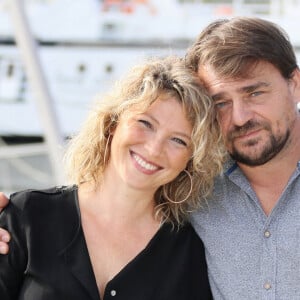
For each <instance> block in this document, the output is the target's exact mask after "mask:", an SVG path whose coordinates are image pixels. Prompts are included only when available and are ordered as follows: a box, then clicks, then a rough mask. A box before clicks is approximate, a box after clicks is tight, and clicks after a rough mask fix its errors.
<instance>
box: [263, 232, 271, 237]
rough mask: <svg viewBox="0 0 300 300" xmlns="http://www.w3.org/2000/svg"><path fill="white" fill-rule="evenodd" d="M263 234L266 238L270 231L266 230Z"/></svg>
mask: <svg viewBox="0 0 300 300" xmlns="http://www.w3.org/2000/svg"><path fill="white" fill-rule="evenodd" d="M264 235H265V237H266V238H268V237H270V236H271V233H270V231H268V230H266V231H265V234H264Z"/></svg>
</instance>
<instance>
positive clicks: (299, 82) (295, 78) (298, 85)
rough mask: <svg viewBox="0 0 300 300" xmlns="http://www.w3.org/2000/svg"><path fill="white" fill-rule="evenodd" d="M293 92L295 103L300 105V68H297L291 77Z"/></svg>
mask: <svg viewBox="0 0 300 300" xmlns="http://www.w3.org/2000/svg"><path fill="white" fill-rule="evenodd" d="M291 87H292V89H291V92H292V94H293V97H294V101H295V104H298V105H300V70H299V68H296V69H295V70H294V72H293V75H292V78H291Z"/></svg>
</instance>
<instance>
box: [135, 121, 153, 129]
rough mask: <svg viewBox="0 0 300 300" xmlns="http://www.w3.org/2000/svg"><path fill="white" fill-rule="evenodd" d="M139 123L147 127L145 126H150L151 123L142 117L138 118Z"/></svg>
mask: <svg viewBox="0 0 300 300" xmlns="http://www.w3.org/2000/svg"><path fill="white" fill-rule="evenodd" d="M138 121H139V122H140V123H141V124H143V125H144V126H145V127H147V128H152V124H151V123H150V122H149V121H147V120H143V119H140V120H138Z"/></svg>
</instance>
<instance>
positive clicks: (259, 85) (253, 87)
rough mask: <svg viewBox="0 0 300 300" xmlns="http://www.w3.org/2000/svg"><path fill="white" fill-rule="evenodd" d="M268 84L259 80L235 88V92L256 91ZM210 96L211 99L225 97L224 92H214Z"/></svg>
mask: <svg viewBox="0 0 300 300" xmlns="http://www.w3.org/2000/svg"><path fill="white" fill-rule="evenodd" d="M268 86H270V83H268V82H265V81H259V82H256V83H254V84H250V85H247V86H243V87H241V88H239V89H237V92H238V93H251V92H254V91H256V90H257V89H259V88H262V87H268ZM211 98H212V99H213V101H218V100H222V99H224V98H226V92H220V93H217V94H214V95H212V96H211Z"/></svg>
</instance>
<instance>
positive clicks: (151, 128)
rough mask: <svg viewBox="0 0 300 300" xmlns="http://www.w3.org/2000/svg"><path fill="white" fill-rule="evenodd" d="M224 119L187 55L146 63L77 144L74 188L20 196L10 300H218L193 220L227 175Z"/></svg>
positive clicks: (12, 217) (105, 103) (9, 262)
mask: <svg viewBox="0 0 300 300" xmlns="http://www.w3.org/2000/svg"><path fill="white" fill-rule="evenodd" d="M213 118H214V116H213V110H212V107H211V101H210V99H209V97H208V96H207V95H206V94H205V93H204V91H203V90H202V88H201V86H200V85H199V83H198V81H197V79H196V77H194V75H192V74H191V73H190V71H188V70H186V69H185V67H184V65H183V64H182V62H181V61H180V59H178V58H175V57H169V58H166V59H157V60H153V61H150V62H147V63H145V64H143V65H140V66H137V67H135V68H134V69H133V70H132V71H131V73H130V74H129V75H128V77H126V79H124V80H123V81H122V82H120V83H119V84H117V85H116V87H115V88H114V89H113V92H112V93H111V94H109V95H107V97H105V98H104V99H101V101H100V102H99V103H97V105H96V106H95V109H94V110H93V111H92V112H91V114H90V115H89V117H88V119H87V121H86V123H85V124H84V126H83V128H82V129H81V131H80V132H79V134H78V135H77V136H76V137H74V138H73V139H72V140H71V143H70V146H69V148H68V150H67V153H66V165H67V170H68V175H69V176H70V179H71V181H72V182H73V183H74V185H71V186H68V187H59V188H58V187H56V188H52V189H49V190H43V191H36V190H32V191H25V192H21V193H16V194H14V195H12V196H11V201H10V204H9V206H8V208H7V209H5V210H4V212H3V213H2V214H1V216H0V226H1V227H5V228H6V229H8V231H9V232H10V233H11V234H12V240H11V242H10V252H9V254H8V255H5V256H0V298H1V300H4V299H9V300H10V299H24V300H25V299H30V300H32V299H34V300H39V299H43V300H47V299H56V300H58V299H62V300H66V299H72V300H74V299H75V300H76V299H80V300H82V299H110V298H115V299H131V300H132V299H141V300H147V299H156V300H159V299H164V300H165V299H172V300H176V299H185V300H187V299H191V300H195V299H211V294H210V287H209V283H208V278H207V270H206V262H205V257H204V250H203V244H202V242H201V240H200V239H199V238H198V237H197V235H196V234H195V232H194V230H193V229H192V227H191V226H190V225H189V224H187V223H186V219H187V216H188V214H189V212H190V211H191V210H192V209H194V208H196V207H197V206H199V203H200V201H199V195H200V196H201V198H202V199H203V200H205V199H206V198H207V197H208V195H209V193H210V191H211V188H212V184H213V178H214V176H215V175H216V174H217V173H218V172H219V171H220V170H221V166H222V159H223V151H222V148H221V146H220V145H221V138H220V135H219V131H218V130H217V128H215V127H214V126H213ZM207 132H210V134H209V135H208V134H207ZM212 149H216V150H212Z"/></svg>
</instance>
